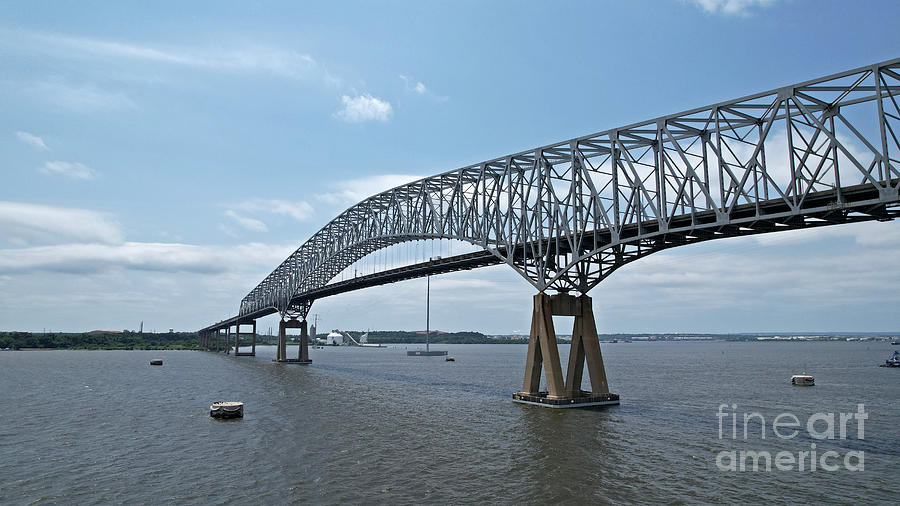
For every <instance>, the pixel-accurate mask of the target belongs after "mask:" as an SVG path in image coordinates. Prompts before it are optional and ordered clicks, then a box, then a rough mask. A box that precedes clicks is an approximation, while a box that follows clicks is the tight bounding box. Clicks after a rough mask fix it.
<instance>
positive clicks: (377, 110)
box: [334, 93, 394, 123]
mask: <svg viewBox="0 0 900 506" xmlns="http://www.w3.org/2000/svg"><path fill="white" fill-rule="evenodd" d="M341 103H343V104H344V108H343V109H341V110H340V111H338V112H336V113H334V116H335V117H336V118H337V119H339V120H342V121H346V122H347V123H362V122H364V121H381V122H385V121H387V120H389V119H391V116H392V115H393V114H394V110H393V108H392V107H391V104H390V102H387V101H384V100H381V99H378V98H375V97H373V96H372V95H369V94H368V93H365V94H363V95H359V96H357V97H349V96H347V95H343V96H342V97H341Z"/></svg>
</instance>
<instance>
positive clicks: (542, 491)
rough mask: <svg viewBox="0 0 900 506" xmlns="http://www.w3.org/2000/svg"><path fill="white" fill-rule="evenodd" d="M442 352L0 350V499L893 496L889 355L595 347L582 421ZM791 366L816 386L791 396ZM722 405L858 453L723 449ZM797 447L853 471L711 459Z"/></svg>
mask: <svg viewBox="0 0 900 506" xmlns="http://www.w3.org/2000/svg"><path fill="white" fill-rule="evenodd" d="M441 347H442V348H446V349H449V350H450V354H451V355H452V356H454V357H455V358H456V362H445V361H444V360H443V358H442V357H407V356H406V355H405V352H404V348H403V347H394V348H387V349H360V348H326V349H315V350H310V351H311V358H312V359H313V361H314V362H313V364H312V365H310V366H299V365H287V364H275V363H273V362H272V361H271V359H272V358H273V357H274V353H275V350H274V347H259V348H258V349H257V353H258V356H256V357H240V358H235V357H233V356H225V355H222V354H216V353H206V352H143V351H122V352H119V351H42V352H2V353H0V404H2V407H3V409H2V410H0V502H2V503H32V502H51V503H52V502H58V503H104V504H105V503H110V502H116V503H118V502H137V503H145V502H173V501H174V502H178V503H208V502H216V503H231V502H234V503H248V502H267V503H283V502H291V501H305V502H315V503H338V502H351V503H359V502H366V503H421V502H428V503H460V502H465V503H471V502H487V501H490V502H501V503H523V502H524V503H550V502H568V503H575V502H598V501H654V502H659V501H665V502H673V501H674V502H749V501H778V502H798V501H803V502H810V501H817V502H818V501H828V502H849V501H854V502H863V501H864V502H873V501H877V502H890V501H896V498H897V496H896V486H897V481H896V478H897V476H898V474H900V457H898V454H897V452H898V451H900V402H898V397H900V370H896V369H886V368H879V367H876V365H877V364H878V363H880V362H883V360H884V359H885V358H887V356H888V355H889V354H890V352H891V351H892V350H891V346H889V345H887V344H886V343H844V342H835V343H661V342H660V343H618V344H604V345H603V354H604V358H605V362H606V366H607V372H608V375H609V382H610V385H611V388H612V390H613V391H614V392H617V393H619V394H620V395H621V396H622V404H621V406H618V407H613V408H609V409H605V410H599V411H590V410H565V411H557V410H549V409H544V408H536V407H528V406H521V405H517V404H514V403H513V402H511V399H510V395H511V393H512V392H514V391H517V390H519V389H520V388H521V382H522V375H523V370H524V360H525V346H520V345H455V346H454V345H445V346H441ZM564 348H565V347H563V346H561V347H560V351H561V353H562V355H563V360H565V358H566V353H565V351H564ZM291 353H292V354H294V353H296V347H294V348H292V350H291ZM156 357H159V358H162V359H163V360H164V361H165V365H163V366H162V367H152V366H150V365H149V364H148V363H149V360H150V359H151V358H156ZM801 372H807V373H809V374H813V375H815V377H816V386H815V387H812V388H798V387H791V385H790V382H789V378H790V376H791V375H792V374H798V373H801ZM218 400H239V401H243V402H244V403H245V417H244V418H243V419H242V420H236V421H217V420H214V419H212V418H210V417H209V414H208V408H209V404H210V403H211V402H213V401H218ZM721 403H726V404H728V405H729V406H730V405H732V404H736V405H737V408H736V409H735V410H734V411H735V412H737V413H738V416H741V414H742V413H744V412H752V411H757V412H759V413H761V414H762V415H764V416H765V417H767V420H768V421H769V423H770V424H771V420H772V419H773V418H774V417H775V416H776V415H777V414H779V413H781V412H790V413H793V414H795V415H796V416H797V417H798V418H799V419H800V420H801V423H805V421H806V420H807V418H808V417H809V416H810V415H812V414H814V413H817V412H836V411H843V412H851V411H856V409H857V404H858V403H863V404H865V410H866V411H867V412H868V415H869V418H868V420H866V421H865V439H864V440H857V439H856V438H855V435H856V422H855V421H854V422H853V423H851V424H850V426H849V429H850V430H848V433H847V437H848V439H846V440H839V439H838V440H835V441H817V440H815V439H811V438H810V437H809V436H808V435H807V434H806V432H805V431H802V432H801V433H800V435H799V436H798V437H796V438H795V439H792V440H780V439H778V438H776V437H774V436H773V435H772V433H771V427H770V430H769V432H768V437H767V439H765V440H762V439H760V437H759V427H758V425H756V426H754V425H752V424H751V425H750V432H751V434H750V435H749V438H748V439H747V440H746V441H743V440H742V436H743V434H742V429H743V427H742V420H740V419H739V424H738V425H739V426H738V439H737V440H732V439H731V432H730V426H729V425H728V423H727V422H726V423H724V424H723V427H724V436H723V437H724V438H723V439H719V419H718V418H717V417H716V411H717V409H718V408H719V405H720V404H721ZM726 412H730V411H726ZM726 420H730V418H726ZM754 427H755V428H756V432H754V431H753V429H754ZM812 443H816V444H817V449H818V451H820V452H823V451H827V450H834V451H837V452H838V453H839V454H840V455H845V454H846V453H847V452H849V451H861V452H864V459H865V460H864V467H865V470H864V471H857V472H851V471H847V470H846V469H844V468H843V466H842V467H841V468H840V469H839V470H838V471H834V472H828V471H822V470H821V469H818V470H816V471H815V472H810V471H809V470H804V471H797V470H794V471H777V470H775V469H773V470H772V471H771V472H764V471H759V472H753V471H745V472H731V471H722V470H719V469H718V468H717V466H716V456H717V455H718V454H719V452H721V451H723V450H725V451H731V450H735V451H740V450H755V451H764V450H765V451H770V452H772V453H773V454H774V453H775V452H777V451H790V452H793V453H794V454H796V453H797V452H799V451H809V450H810V445H811V444H812ZM835 462H839V463H840V462H842V461H841V460H840V459H838V460H836V461H835Z"/></svg>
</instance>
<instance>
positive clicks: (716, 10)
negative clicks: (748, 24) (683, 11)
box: [691, 0, 775, 16]
mask: <svg viewBox="0 0 900 506" xmlns="http://www.w3.org/2000/svg"><path fill="white" fill-rule="evenodd" d="M691 1H692V2H693V3H694V4H695V5H697V6H699V7H700V8H702V9H703V10H704V11H705V12H708V13H711V14H720V13H721V14H725V15H729V16H734V15H746V14H749V13H750V11H751V10H752V9H753V8H755V7H768V6H770V5H772V4H773V3H775V0H691Z"/></svg>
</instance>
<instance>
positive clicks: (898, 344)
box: [891, 341, 900, 346]
mask: <svg viewBox="0 0 900 506" xmlns="http://www.w3.org/2000/svg"><path fill="white" fill-rule="evenodd" d="M891 344H893V345H894V346H900V341H891Z"/></svg>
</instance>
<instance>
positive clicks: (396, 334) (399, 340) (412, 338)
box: [322, 330, 528, 344]
mask: <svg viewBox="0 0 900 506" xmlns="http://www.w3.org/2000/svg"><path fill="white" fill-rule="evenodd" d="M361 333H362V332H353V333H352V335H353V336H354V337H357V336H359V334H361ZM322 337H324V336H322ZM429 341H430V342H432V343H439V344H498V343H505V344H522V343H524V344H527V343H528V339H493V338H490V337H488V336H486V335H484V334H482V333H481V332H432V333H431V336H430V338H429ZM369 342H370V343H372V344H412V343H424V342H425V333H424V332H405V331H402V330H382V331H372V332H369Z"/></svg>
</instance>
